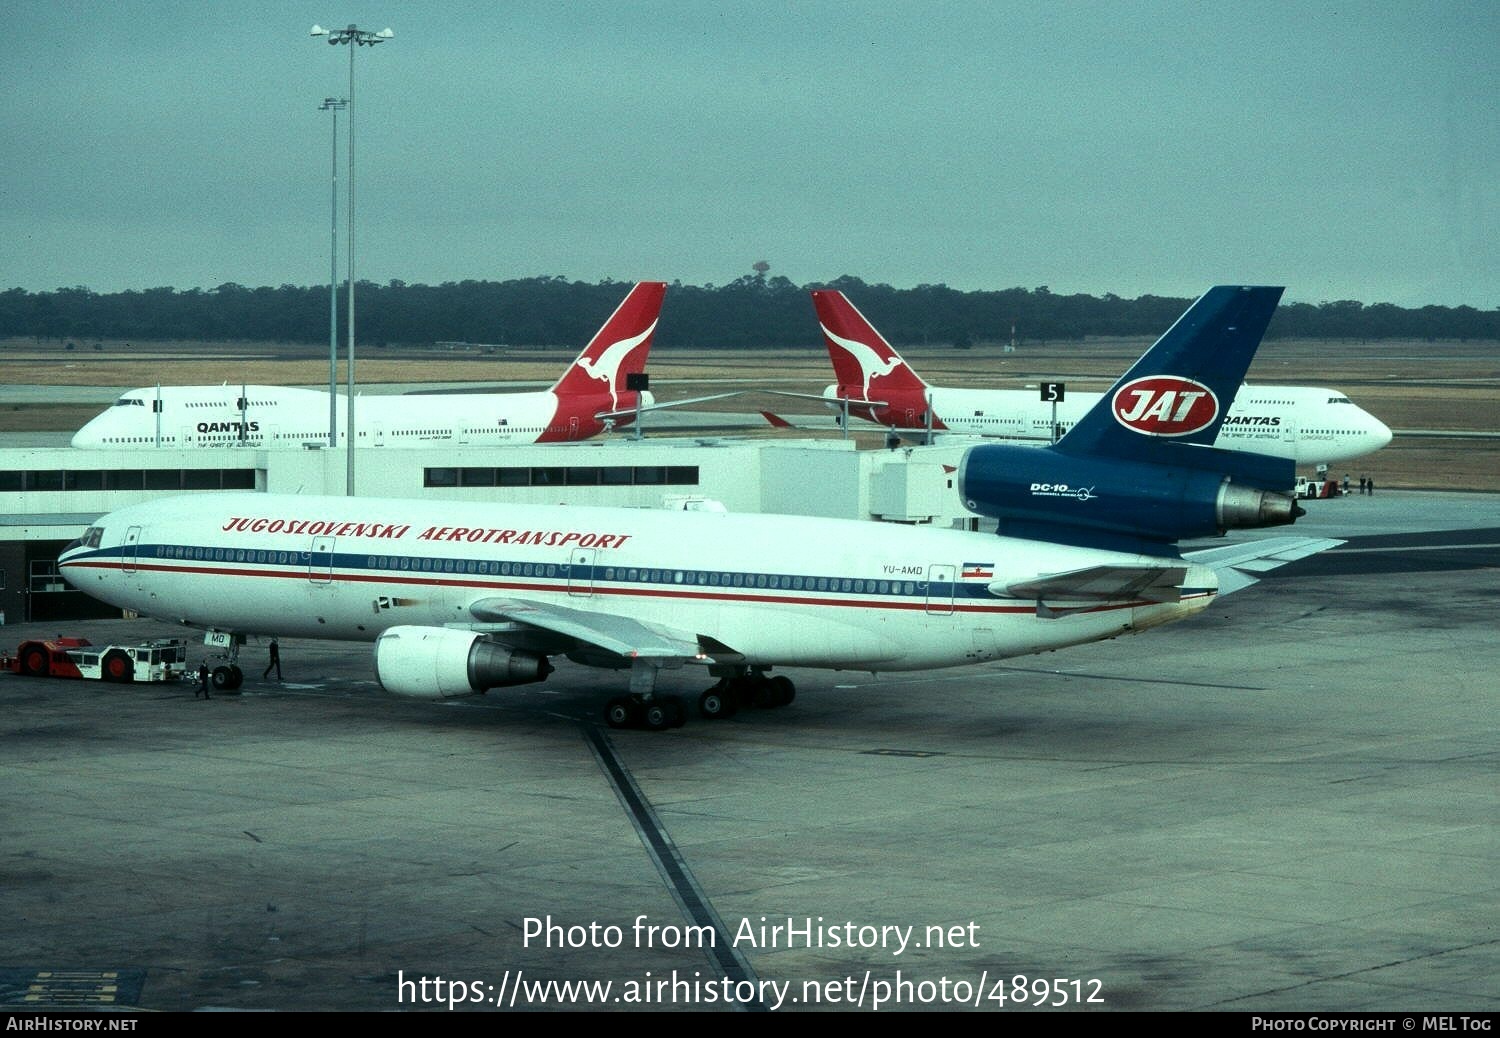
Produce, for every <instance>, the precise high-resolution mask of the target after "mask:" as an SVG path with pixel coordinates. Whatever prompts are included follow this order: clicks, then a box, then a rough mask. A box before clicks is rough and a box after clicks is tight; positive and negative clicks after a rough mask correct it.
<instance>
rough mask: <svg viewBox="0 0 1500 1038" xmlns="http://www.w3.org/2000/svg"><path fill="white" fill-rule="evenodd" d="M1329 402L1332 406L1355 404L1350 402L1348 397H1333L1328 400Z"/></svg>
mask: <svg viewBox="0 0 1500 1038" xmlns="http://www.w3.org/2000/svg"><path fill="white" fill-rule="evenodd" d="M1328 402H1329V403H1330V404H1352V403H1354V401H1353V400H1350V399H1349V398H1348V397H1346V396H1331V397H1329V398H1328Z"/></svg>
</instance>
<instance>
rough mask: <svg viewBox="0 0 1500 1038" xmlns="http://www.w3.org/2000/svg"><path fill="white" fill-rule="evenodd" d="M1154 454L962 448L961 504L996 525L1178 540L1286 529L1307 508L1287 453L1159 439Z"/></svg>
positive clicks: (1056, 536) (1053, 534) (1053, 533)
mask: <svg viewBox="0 0 1500 1038" xmlns="http://www.w3.org/2000/svg"><path fill="white" fill-rule="evenodd" d="M1145 457H1147V458H1149V460H1141V459H1125V458H1115V457H1104V456H1087V455H1075V454H1065V453H1062V452H1061V451H1057V450H1054V449H1051V448H1036V447H1012V446H1003V445H986V446H981V447H974V448H971V449H970V450H969V451H968V453H966V454H965V455H964V459H963V461H962V462H961V464H960V467H959V473H958V487H959V493H960V494H961V495H962V498H963V502H964V504H965V505H966V506H967V507H968V508H970V509H971V510H973V511H975V512H978V513H979V514H980V515H987V516H990V517H992V518H995V519H998V520H999V521H1000V532H1001V533H1003V534H1009V535H1025V536H1032V537H1041V538H1042V539H1044V540H1054V541H1055V540H1064V541H1077V540H1088V539H1089V538H1090V536H1091V535H1093V536H1095V537H1099V536H1102V537H1105V538H1124V539H1128V540H1139V541H1145V542H1155V543H1160V542H1167V543H1172V542H1175V541H1178V540H1181V539H1184V538H1191V537H1212V536H1215V535H1217V534H1220V533H1223V532H1224V531H1225V530H1231V529H1247V528H1252V527H1260V526H1281V525H1284V524H1287V523H1290V522H1293V521H1294V520H1295V519H1296V518H1297V517H1298V516H1299V515H1302V514H1303V513H1302V509H1301V508H1299V507H1298V506H1297V502H1296V500H1295V499H1294V498H1293V497H1292V496H1291V495H1290V494H1289V493H1283V492H1281V490H1280V489H1279V488H1280V487H1282V486H1285V487H1288V488H1289V487H1290V486H1291V485H1292V481H1293V468H1294V466H1293V463H1292V462H1290V461H1286V460H1284V459H1278V458H1267V457H1262V456H1259V455H1250V454H1242V453H1239V452H1236V451H1224V450H1217V449H1214V448H1211V447H1194V446H1187V445H1179V444H1161V445H1160V446H1159V447H1157V448H1156V449H1154V450H1151V451H1149V452H1147V453H1146V455H1145Z"/></svg>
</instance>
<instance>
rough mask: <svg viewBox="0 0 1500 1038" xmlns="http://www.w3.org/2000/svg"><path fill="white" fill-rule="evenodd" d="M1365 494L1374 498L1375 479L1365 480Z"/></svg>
mask: <svg viewBox="0 0 1500 1038" xmlns="http://www.w3.org/2000/svg"><path fill="white" fill-rule="evenodd" d="M1365 493H1367V494H1369V495H1370V496H1371V497H1374V496H1375V477H1373V476H1371V477H1370V478H1369V479H1367V480H1365Z"/></svg>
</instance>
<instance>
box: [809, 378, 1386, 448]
mask: <svg viewBox="0 0 1500 1038" xmlns="http://www.w3.org/2000/svg"><path fill="white" fill-rule="evenodd" d="M861 394H862V387H858V386H839V385H832V386H829V387H828V388H827V389H825V390H824V391H823V396H824V398H825V399H826V400H828V401H829V403H830V406H834V407H842V406H844V405H842V404H840V403H838V401H840V399H841V398H844V399H848V400H849V404H848V407H849V413H850V414H851V415H853V416H854V417H856V418H862V419H864V420H866V421H871V422H876V423H878V424H880V425H885V426H887V427H889V428H891V429H893V430H896V431H925V430H926V428H927V418H926V411H927V404H926V403H925V401H929V400H930V402H931V409H932V414H933V419H932V428H933V430H934V431H936V432H948V433H954V434H958V435H968V436H984V437H993V438H997V439H1006V440H1013V441H1018V442H1030V443H1051V442H1053V441H1054V440H1056V439H1057V438H1058V437H1059V436H1061V435H1062V434H1064V433H1066V432H1067V431H1068V430H1069V429H1071V428H1072V427H1073V426H1074V425H1075V424H1076V423H1077V422H1078V420H1079V419H1080V418H1082V417H1083V416H1084V415H1085V414H1087V413H1088V411H1089V410H1090V409H1091V408H1093V407H1094V406H1095V405H1096V404H1098V402H1099V401H1100V399H1101V398H1102V396H1103V394H1101V393H1087V392H1076V391H1073V390H1068V391H1067V393H1066V396H1065V398H1064V399H1063V401H1062V402H1060V403H1058V404H1057V405H1056V411H1055V417H1054V410H1053V405H1052V404H1051V403H1049V402H1045V401H1042V400H1041V399H1040V395H1039V393H1038V392H1037V391H1036V390H1029V389H1028V390H1020V389H957V388H952V387H944V386H928V387H926V389H925V391H923V390H909V389H902V390H891V389H880V390H875V391H872V393H871V397H875V398H878V399H879V400H880V403H879V404H878V405H871V404H867V403H861V402H860V400H861ZM1054 421H1055V422H1056V426H1055V428H1054V424H1053V423H1054ZM1390 442H1391V430H1390V429H1389V428H1388V427H1387V426H1386V425H1385V423H1384V422H1382V421H1380V419H1378V418H1376V417H1375V416H1374V415H1372V414H1370V413H1369V412H1368V411H1365V410H1364V409H1363V408H1361V407H1359V406H1358V405H1356V404H1355V403H1353V402H1352V401H1351V400H1350V399H1349V398H1348V397H1347V396H1345V395H1344V394H1343V393H1341V392H1339V391H1338V390H1334V389H1321V388H1318V387H1316V386H1252V385H1244V386H1241V387H1240V390H1239V392H1238V393H1236V394H1235V397H1234V400H1233V402H1232V403H1231V404H1230V405H1229V409H1228V414H1227V417H1226V418H1225V419H1224V424H1223V426H1221V427H1220V429H1219V434H1218V436H1217V437H1216V438H1215V440H1214V442H1213V446H1215V447H1218V448H1221V449H1224V450H1237V451H1245V452H1248V453H1252V454H1262V455H1266V456H1268V457H1273V458H1286V459H1288V460H1290V461H1293V462H1296V463H1297V464H1299V465H1316V464H1334V463H1338V462H1344V461H1352V460H1353V459H1355V458H1361V457H1364V456H1365V455H1367V454H1371V453H1373V452H1375V451H1377V450H1379V449H1380V448H1382V447H1384V446H1385V445H1386V444H1388V443H1390Z"/></svg>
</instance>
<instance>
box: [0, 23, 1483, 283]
mask: <svg viewBox="0 0 1500 1038" xmlns="http://www.w3.org/2000/svg"><path fill="white" fill-rule="evenodd" d="M314 22H319V23H321V24H323V25H324V26H341V25H348V24H350V23H355V24H358V25H359V26H360V27H361V28H365V29H372V30H378V29H382V28H384V27H386V26H390V27H391V28H392V29H393V30H394V32H395V34H396V35H395V38H394V39H393V40H392V41H390V42H388V43H384V44H381V45H380V46H378V47H374V48H360V49H358V51H357V52H356V55H355V65H356V68H355V76H356V81H355V90H356V98H355V100H356V103H357V118H356V122H357V125H356V148H357V151H356V175H357V177H358V182H357V188H358V197H357V201H358V213H357V216H356V221H357V226H356V231H357V253H356V258H357V267H356V275H357V276H358V277H360V278H369V279H372V280H376V281H382V282H383V281H387V280H389V279H392V278H400V279H402V280H404V281H408V282H413V283H417V282H425V283H429V284H435V283H438V282H442V281H457V280H464V279H471V278H472V279H479V280H503V279H507V278H515V277H530V276H535V275H562V276H565V277H568V278H574V279H581V280H587V281H595V280H600V279H604V278H613V279H616V280H621V281H632V280H636V279H642V278H660V279H664V280H668V281H671V280H681V281H684V282H686V283H690V284H706V283H712V284H723V283H725V282H728V281H731V280H733V279H734V278H736V277H739V276H741V275H742V274H746V273H749V272H750V269H751V264H753V263H754V262H756V261H757V260H766V261H767V262H769V263H770V265H771V273H772V274H773V275H776V274H780V275H784V276H786V277H788V278H790V279H791V280H792V281H794V282H796V283H798V284H803V283H808V282H814V281H827V280H831V279H833V278H836V277H838V276H840V275H842V274H853V275H856V276H858V277H862V278H864V279H865V280H867V281H872V282H888V283H890V284H892V285H896V286H898V287H910V286H913V285H917V284H922V283H944V284H947V285H950V286H952V287H954V288H960V289H992V288H1009V287H1013V286H1022V287H1026V288H1032V287H1035V286H1037V285H1048V286H1050V287H1051V289H1052V290H1053V291H1054V292H1090V293H1094V294H1101V293H1104V292H1115V293H1118V294H1120V295H1124V296H1131V297H1133V296H1136V295H1139V294H1142V293H1155V294H1160V295H1172V296H1184V297H1190V296H1196V295H1197V294H1199V293H1200V292H1202V291H1203V290H1204V289H1205V288H1207V287H1208V286H1209V285H1211V284H1214V283H1221V282H1240V283H1271V284H1284V285H1286V286H1288V291H1287V298H1288V299H1289V300H1295V301H1304V302H1318V301H1321V300H1333V299H1359V300H1362V301H1364V302H1367V303H1373V302H1381V301H1385V302H1393V303H1398V304H1401V305H1405V306H1413V305H1423V304H1427V303H1438V304H1444V305H1457V304H1469V305H1471V306H1476V307H1481V308H1486V309H1488V308H1493V307H1495V306H1497V305H1500V115H1497V111H1500V71H1497V70H1500V57H1497V55H1500V4H1495V3H1492V2H1488V0H1483V2H1474V3H1462V2H1452V3H1416V2H1412V3H1376V2H1369V0H1345V2H1340V3H1331V4H1314V3H1297V4H1291V3H1266V2H1256V3H1250V4H1246V3H1223V4H1217V3H1210V4H1201V3H1175V2H1163V3H1148V2H1131V3H1119V4H1114V3H1092V2H1089V3H1084V2H1078V3H1068V2H1059V0H1050V2H1045V3H1043V2H1036V3H1014V4H1012V3H1001V2H972V3H970V2H939V0H929V2H912V3H896V2H881V3H877V2H869V3H859V2H849V3H833V2H821V0H794V2H776V0H761V2H750V3H744V2H741V3H733V4H731V3H709V2H706V0H705V2H675V0H672V2H669V0H663V2H655V3H650V2H645V3H642V2H636V3H627V2H623V0H621V2H590V0H568V2H560V0H559V2H550V3H542V2H526V0H505V2H503V3H494V2H485V3H473V4H465V3H449V4H443V3H423V4H420V5H418V4H409V3H385V2H374V3H359V4H353V5H348V4H344V3H341V2H338V0H333V2H329V0H313V2H312V3H296V4H292V3H254V2H244V0H240V2H235V3H216V2H207V0H192V2H182V3H172V2H150V3H147V2H132V0H115V2H110V3H106V2H102V0H101V2H96V3H85V2H59V0H45V2H38V0H5V2H4V3H3V6H0V30H3V31H0V84H3V94H0V97H3V102H4V103H3V105H0V126H3V132H4V141H5V147H4V148H3V149H0V235H3V237H0V241H3V246H0V288H14V287H21V288H26V289H30V290H50V289H54V288H58V287H61V286H73V285H83V286H87V287H89V288H92V289H94V290H96V291H102V292H111V291H118V290H121V289H127V288H149V287H156V286H164V285H165V286H173V287H176V288H191V287H202V288H211V287H213V286H215V285H218V284H221V283H223V282H226V281H233V282H238V283H240V284H243V285H249V286H259V285H279V284H288V283H289V284H296V285H311V284H319V283H325V282H326V280H327V278H328V265H329V259H328V236H329V234H328V232H329V174H330V166H331V156H330V145H331V131H332V126H331V122H330V116H329V114H328V113H326V112H321V111H319V110H318V105H319V103H320V102H321V100H322V99H323V98H324V97H326V96H329V95H336V96H344V95H346V94H347V93H348V74H349V49H348V48H347V47H334V46H329V45H328V44H327V43H326V42H324V41H322V40H315V39H312V38H310V37H309V36H308V29H309V28H310V27H311V25H312V24H313V23H314ZM344 125H345V124H344V122H343V121H342V120H341V121H340V134H341V136H342V135H343V130H344ZM344 148H345V146H344V142H343V141H341V143H340V158H341V161H342V159H343V156H344ZM345 187H346V184H345V183H342V182H341V191H342V190H343V189H344V188H345ZM343 222H344V217H343V214H342V213H341V214H340V224H341V225H342V224H343ZM341 267H342V261H341Z"/></svg>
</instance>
